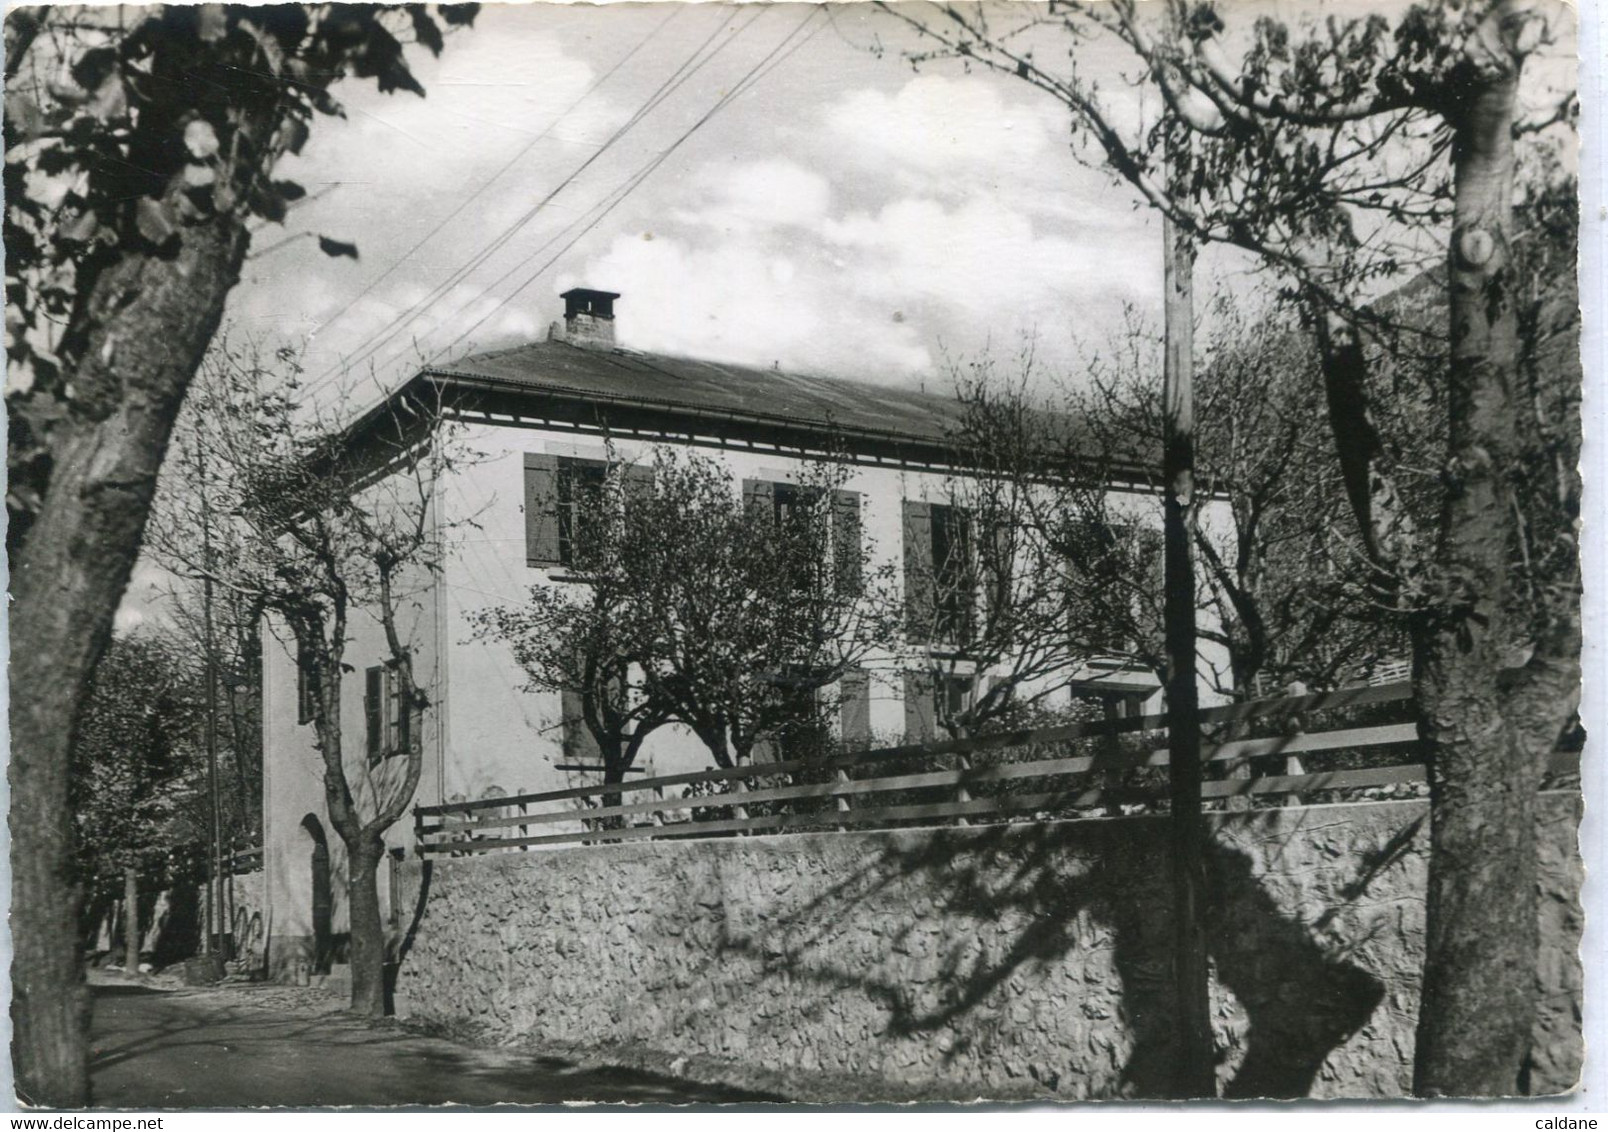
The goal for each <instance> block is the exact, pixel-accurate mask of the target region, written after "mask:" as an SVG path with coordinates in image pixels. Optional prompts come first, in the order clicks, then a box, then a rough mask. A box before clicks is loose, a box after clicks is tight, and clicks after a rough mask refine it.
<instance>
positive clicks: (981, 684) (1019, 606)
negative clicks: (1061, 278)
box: [904, 347, 1161, 737]
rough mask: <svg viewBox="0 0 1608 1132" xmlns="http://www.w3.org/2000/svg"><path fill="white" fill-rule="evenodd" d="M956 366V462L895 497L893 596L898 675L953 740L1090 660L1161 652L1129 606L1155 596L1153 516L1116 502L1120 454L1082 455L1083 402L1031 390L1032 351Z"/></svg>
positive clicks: (1086, 677) (1146, 660) (1056, 692)
mask: <svg viewBox="0 0 1608 1132" xmlns="http://www.w3.org/2000/svg"><path fill="white" fill-rule="evenodd" d="M955 368H956V372H955V374H954V377H955V384H956V390H957V397H958V400H959V403H960V414H959V416H960V420H959V423H958V424H957V426H956V427H955V428H954V429H953V430H952V433H951V437H950V443H951V445H952V447H953V448H954V450H955V462H956V465H957V467H960V468H964V470H963V471H957V472H956V473H954V474H953V475H951V476H949V477H948V478H947V479H946V480H945V481H944V484H943V487H942V489H941V491H940V492H939V494H938V498H937V499H936V500H934V501H929V502H915V501H910V502H906V504H905V514H904V524H905V529H904V556H905V557H904V578H905V593H904V597H905V636H906V640H907V642H908V643H909V645H910V648H909V649H908V650H907V651H908V655H907V657H906V660H907V663H908V664H910V666H911V667H910V668H909V669H908V671H909V673H910V675H909V677H908V678H910V679H915V680H919V681H921V682H922V685H923V686H922V687H921V688H919V689H917V691H918V692H919V701H918V702H920V703H922V705H923V706H924V707H925V705H927V704H929V703H930V704H931V710H932V724H933V725H934V726H935V727H937V728H939V729H941V730H942V731H944V732H945V733H946V734H948V735H950V736H952V737H959V736H963V735H970V734H975V733H977V732H978V731H979V730H984V729H988V728H990V727H995V726H999V725H1002V724H1009V723H1011V722H1012V721H1014V720H1017V719H1020V718H1022V717H1023V713H1029V714H1031V713H1033V712H1036V711H1040V710H1042V709H1044V708H1045V707H1046V706H1048V705H1051V704H1055V703H1058V702H1059V701H1060V700H1061V699H1063V698H1065V696H1066V695H1067V693H1068V692H1069V690H1071V689H1073V688H1075V687H1080V686H1083V685H1085V684H1089V683H1090V682H1091V680H1092V678H1093V676H1094V675H1095V674H1094V671H1093V670H1092V668H1091V664H1095V663H1099V664H1102V665H1103V666H1104V668H1105V669H1108V668H1110V667H1111V666H1112V665H1113V664H1114V665H1115V666H1116V667H1117V668H1119V669H1120V668H1122V667H1126V666H1129V665H1131V664H1133V663H1135V662H1138V663H1140V664H1142V665H1143V666H1144V667H1145V668H1147V669H1151V670H1154V669H1155V668H1156V667H1157V666H1158V665H1159V664H1160V663H1161V661H1160V657H1159V654H1158V653H1157V652H1156V651H1155V649H1154V648H1153V647H1152V646H1153V645H1155V646H1156V647H1159V642H1157V641H1155V640H1154V637H1155V630H1156V629H1158V628H1159V622H1157V623H1156V624H1154V625H1152V624H1150V623H1149V622H1147V621H1145V619H1144V606H1143V604H1142V603H1143V602H1145V601H1148V602H1150V603H1152V604H1153V603H1154V601H1155V599H1156V595H1155V594H1154V593H1152V592H1150V591H1149V590H1147V588H1146V587H1145V585H1144V582H1145V580H1146V579H1148V578H1149V577H1150V576H1151V574H1152V573H1153V572H1154V571H1153V569H1152V567H1156V568H1159V545H1158V543H1157V541H1156V539H1157V537H1159V532H1158V531H1157V530H1156V524H1155V518H1156V517H1155V516H1154V515H1150V514H1148V513H1147V512H1146V509H1145V508H1144V507H1143V506H1142V505H1141V506H1139V507H1138V508H1136V509H1132V510H1129V511H1123V510H1122V508H1121V507H1120V506H1119V505H1117V504H1115V503H1114V495H1113V492H1114V489H1117V490H1119V485H1120V480H1119V478H1118V477H1119V476H1122V475H1126V474H1132V472H1133V470H1134V464H1133V461H1132V460H1131V459H1130V458H1129V457H1131V456H1132V454H1133V453H1132V451H1131V450H1129V451H1124V452H1121V453H1116V452H1097V451H1095V450H1093V449H1092V447H1091V439H1092V436H1093V434H1091V433H1090V431H1089V430H1088V429H1087V428H1086V427H1085V426H1086V423H1087V422H1086V421H1085V420H1084V418H1083V416H1082V414H1081V412H1079V413H1067V412H1061V411H1057V408H1056V407H1055V406H1054V405H1053V404H1052V403H1051V402H1050V401H1049V400H1048V399H1047V398H1042V397H1035V396H1034V395H1033V394H1032V393H1031V392H1030V390H1031V388H1032V387H1033V385H1034V384H1035V382H1036V381H1037V380H1038V376H1037V375H1036V365H1035V360H1034V357H1033V353H1032V349H1031V347H1028V348H1026V349H1024V351H1023V353H1022V355H1021V356H1020V357H1019V358H1018V359H1016V366H1015V369H1014V371H1013V372H1011V373H1005V372H1004V367H1002V366H1001V365H999V364H997V363H996V362H995V361H994V360H993V359H991V358H984V359H981V360H978V361H974V362H971V363H968V364H966V365H963V366H957V367H955ZM1102 670H1104V669H1102Z"/></svg>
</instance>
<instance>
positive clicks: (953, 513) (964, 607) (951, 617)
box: [904, 499, 977, 643]
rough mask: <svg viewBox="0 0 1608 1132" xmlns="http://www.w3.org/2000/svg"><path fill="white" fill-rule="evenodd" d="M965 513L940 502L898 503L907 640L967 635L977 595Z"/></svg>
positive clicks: (957, 638)
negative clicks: (900, 507)
mask: <svg viewBox="0 0 1608 1132" xmlns="http://www.w3.org/2000/svg"><path fill="white" fill-rule="evenodd" d="M975 559H976V555H975V552H974V548H973V545H972V520H971V515H970V514H969V513H968V512H967V511H966V510H965V509H964V508H962V507H954V506H950V505H948V504H942V503H922V502H919V501H916V500H910V499H907V500H905V503H904V561H905V577H904V583H905V620H906V629H907V631H908V633H909V635H910V637H911V639H912V640H917V641H932V642H946V643H956V642H959V641H961V640H963V639H964V638H965V637H966V636H967V635H969V633H970V631H971V628H972V616H973V612H974V610H975V606H976V600H977V593H976V590H977V569H976V561H975Z"/></svg>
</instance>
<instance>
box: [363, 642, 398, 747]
mask: <svg viewBox="0 0 1608 1132" xmlns="http://www.w3.org/2000/svg"><path fill="white" fill-rule="evenodd" d="M406 698H407V697H406V696H405V695H404V694H403V690H402V675H401V672H400V671H399V670H398V669H397V667H396V665H394V664H379V665H375V666H374V667H372V668H370V669H369V670H368V671H367V672H366V673H364V682H363V721H364V725H365V731H366V733H367V737H368V757H369V761H370V762H378V761H379V760H380V759H384V758H389V757H390V756H392V755H401V754H406V753H407V749H408V713H407V706H406V703H405V700H406Z"/></svg>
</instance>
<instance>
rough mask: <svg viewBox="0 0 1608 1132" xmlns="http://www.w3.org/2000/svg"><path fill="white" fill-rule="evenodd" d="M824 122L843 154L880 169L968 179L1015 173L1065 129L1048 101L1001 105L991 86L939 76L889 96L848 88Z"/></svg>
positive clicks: (913, 81)
mask: <svg viewBox="0 0 1608 1132" xmlns="http://www.w3.org/2000/svg"><path fill="white" fill-rule="evenodd" d="M825 119H826V124H827V127H828V130H829V131H830V133H831V135H832V136H833V137H834V139H835V140H836V141H837V143H838V144H839V145H840V146H842V147H843V148H844V150H845V152H846V153H849V154H853V155H856V156H857V157H858V159H859V160H860V161H861V162H863V163H865V164H867V165H875V166H878V167H880V168H881V169H883V171H884V173H903V174H906V175H908V174H910V173H919V174H922V175H925V176H928V177H930V176H933V175H943V176H955V175H959V176H961V177H962V178H963V180H964V181H965V182H966V183H968V184H969V183H971V182H973V181H976V180H978V179H997V178H998V177H1000V176H1002V175H1007V174H1008V175H1011V176H1018V177H1019V176H1020V175H1021V172H1022V170H1023V169H1024V168H1026V167H1029V163H1031V162H1033V161H1036V160H1038V159H1039V158H1041V157H1042V156H1043V155H1044V153H1045V151H1046V150H1047V149H1048V148H1049V147H1050V146H1051V145H1053V144H1054V143H1055V141H1056V139H1057V138H1058V136H1059V135H1060V134H1062V133H1064V130H1065V127H1064V124H1063V123H1064V120H1065V115H1064V111H1061V110H1060V109H1059V108H1057V107H1055V106H1054V104H1053V103H1050V102H1049V101H1048V100H1044V99H1040V100H1035V101H1032V102H1011V103H1007V102H1006V101H1005V99H1004V98H1003V97H1002V96H1001V94H1000V92H999V89H998V88H997V87H996V86H994V85H992V84H989V83H981V82H978V81H976V80H975V79H972V78H947V77H945V76H942V75H922V76H920V77H918V78H914V79H911V80H910V81H908V82H907V83H905V84H904V86H903V87H901V88H900V89H899V90H898V91H897V92H896V93H893V94H889V93H886V92H884V91H882V90H876V89H864V90H857V91H852V92H850V93H848V94H846V95H845V96H844V97H843V98H842V99H841V100H840V101H838V102H837V103H836V104H835V105H833V106H832V107H830V108H829V109H828V110H827V111H826V114H825ZM890 163H891V165H892V167H893V168H889V166H890Z"/></svg>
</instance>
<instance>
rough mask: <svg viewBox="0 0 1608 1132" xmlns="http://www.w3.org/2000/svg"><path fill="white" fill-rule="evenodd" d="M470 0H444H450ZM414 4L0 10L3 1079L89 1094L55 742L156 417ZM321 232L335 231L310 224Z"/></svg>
mask: <svg viewBox="0 0 1608 1132" xmlns="http://www.w3.org/2000/svg"><path fill="white" fill-rule="evenodd" d="M475 10H476V8H475V5H462V6H456V7H453V6H448V7H443V8H441V9H439V12H440V15H441V21H442V23H445V24H446V25H449V26H450V25H459V24H467V23H468V22H469V21H470V20H472V19H473V16H474V12H475ZM404 38H411V39H414V40H415V41H416V42H418V43H420V44H422V45H423V46H425V47H427V48H429V49H430V50H432V51H435V52H439V51H440V50H441V48H442V45H443V39H442V30H441V23H438V22H437V20H436V19H435V18H434V17H433V16H432V15H431V14H430V11H429V10H427V9H426V8H425V6H423V5H407V6H405V7H401V8H396V9H389V10H387V9H381V8H377V7H367V6H363V5H338V4H326V5H314V6H306V7H304V6H299V5H293V4H284V5H277V6H267V7H260V8H259V7H245V6H240V7H235V6H228V5H218V4H206V5H195V6H191V5H182V4H180V5H170V6H155V7H148V8H140V9H128V8H115V7H107V8H92V7H77V6H71V5H60V6H52V7H14V8H10V9H8V10H7V12H6V21H5V49H6V50H5V55H6V64H5V66H6V70H5V77H6V114H5V149H6V161H5V214H4V227H5V247H6V338H7V341H6V348H7V355H8V361H9V363H10V365H9V372H10V375H11V381H10V382H9V383H8V388H7V393H6V409H7V414H8V417H9V425H8V429H9V432H8V445H7V470H8V474H9V480H8V484H7V496H6V507H7V517H8V519H9V523H10V525H9V527H8V530H7V538H6V549H7V553H8V556H9V559H10V565H11V590H12V597H13V599H14V601H15V606H14V608H13V613H12V618H11V642H12V650H13V651H12V658H13V659H12V667H11V703H12V709H11V737H12V758H11V769H10V781H11V798H12V804H11V820H10V830H11V837H12V861H13V872H12V876H13V881H12V901H11V907H12V920H11V924H12V937H13V940H14V942H15V945H16V950H15V955H14V959H13V964H12V986H13V988H14V991H13V1011H12V1017H13V1020H14V1024H15V1026H16V1038H15V1041H14V1042H13V1050H14V1054H13V1058H14V1063H15V1065H16V1069H17V1090H18V1093H19V1095H21V1096H22V1097H23V1098H25V1099H26V1100H28V1101H29V1102H31V1103H36V1104H56V1105H82V1104H84V1103H86V1102H87V1100H88V1096H89V1092H88V1090H89V1078H88V1071H87V1067H86V1061H85V1047H84V1027H85V1024H86V1021H87V1013H86V1011H87V1006H88V999H87V997H86V994H85V992H84V990H83V989H82V970H81V967H82V962H81V958H80V956H79V953H78V949H77V948H76V946H75V944H74V941H75V939H76V936H77V924H76V920H77V911H76V910H77V905H78V889H77V887H76V884H75V882H74V878H73V875H72V867H71V860H72V850H71V837H70V830H71V822H70V816H69V813H68V797H67V795H68V777H69V773H68V752H69V751H70V750H71V747H72V741H73V732H74V728H75V727H76V726H77V721H78V717H79V714H80V711H81V709H82V707H83V704H84V699H85V695H86V689H87V681H88V679H89V676H90V674H91V672H92V671H93V670H94V667H95V664H96V662H97V661H98V660H99V658H100V655H101V653H102V651H103V650H104V649H105V647H106V643H107V641H108V639H109V636H110V633H111V625H112V617H113V614H114V613H115V612H116V609H117V604H118V601H119V599H120V598H121V597H122V594H123V590H124V588H125V587H126V586H127V584H128V578H129V572H130V571H131V569H132V568H133V565H134V560H135V556H136V554H137V553H138V550H139V546H140V540H141V536H142V533H143V530H144V527H145V519H146V513H147V511H148V509H149V507H150V503H151V499H152V495H153V492H154V491H155V486H156V478H157V471H158V469H159V467H160V466H161V463H162V458H163V455H164V453H165V451H166V449H167V443H168V436H169V433H170V431H171V429H172V426H173V421H174V418H175V416H176V414H177V412H178V407H179V404H180V402H181V401H182V399H183V397H184V394H185V390H186V389H187V387H188V386H189V383H190V379H191V378H192V376H193V375H194V373H195V371H196V367H197V366H198V365H199V364H200V361H201V357H202V355H203V354H204V353H205V351H206V349H207V345H208V343H209V342H210V341H211V339H212V336H213V334H214V333H215V331H216V330H217V327H218V323H219V320H220V318H221V317H222V313H223V307H224V301H225V299H226V298H227V296H228V294H229V292H230V291H231V290H232V289H233V287H234V285H235V283H236V282H237V281H238V280H239V277H240V269H241V265H242V263H243V262H244V260H245V256H246V252H247V248H248V247H249V245H250V239H251V236H250V228H249V224H250V223H251V222H252V221H254V220H263V221H268V222H270V223H278V222H280V221H282V220H283V219H284V217H285V214H286V211H287V209H288V208H289V207H290V205H291V203H293V202H294V201H295V200H296V199H297V198H299V197H301V196H302V195H304V191H303V189H302V188H301V187H300V186H298V185H296V184H294V183H292V182H288V181H282V180H274V179H273V171H274V168H275V166H276V164H277V163H278V160H279V158H280V156H281V155H283V154H285V153H287V152H289V153H294V152H297V151H299V150H300V149H301V148H302V146H303V144H304V143H305V142H306V140H307V137H308V135H309V132H310V128H311V125H312V123H313V121H314V119H315V118H316V117H317V116H319V115H331V114H339V113H340V106H339V103H337V102H336V101H335V100H334V98H332V97H331V95H330V87H331V86H332V85H333V84H334V83H335V81H336V80H338V79H339V78H340V77H341V76H343V75H346V74H352V75H355V76H356V77H358V78H362V79H372V80H374V81H375V82H376V83H377V85H378V86H379V88H380V89H381V90H382V91H391V90H411V91H414V92H416V93H419V94H422V93H423V90H422V89H421V88H420V87H419V84H418V82H417V80H416V79H414V77H413V75H412V73H411V72H410V70H409V68H408V65H407V62H406V61H405V59H404V57H403V39H404ZM320 239H321V244H322V246H323V247H324V248H325V250H327V251H329V252H331V253H332V254H345V255H355V254H356V249H355V248H354V247H353V246H352V245H350V244H346V243H343V242H340V241H335V240H329V239H327V238H322V237H321V238H320Z"/></svg>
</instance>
